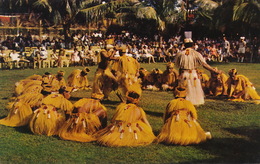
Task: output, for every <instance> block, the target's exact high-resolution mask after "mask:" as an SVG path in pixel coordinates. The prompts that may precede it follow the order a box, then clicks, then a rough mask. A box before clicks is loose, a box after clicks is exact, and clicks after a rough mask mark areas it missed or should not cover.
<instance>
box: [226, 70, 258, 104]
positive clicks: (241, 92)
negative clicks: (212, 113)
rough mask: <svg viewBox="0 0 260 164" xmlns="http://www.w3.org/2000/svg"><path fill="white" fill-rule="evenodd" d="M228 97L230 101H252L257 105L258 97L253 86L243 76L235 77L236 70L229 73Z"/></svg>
mask: <svg viewBox="0 0 260 164" xmlns="http://www.w3.org/2000/svg"><path fill="white" fill-rule="evenodd" d="M229 76H230V77H229V78H228V80H227V84H228V96H229V98H230V99H229V100H232V101H244V100H254V101H255V102H256V103H259V100H260V96H259V95H258V93H257V92H256V90H255V87H254V86H253V84H252V83H251V82H250V81H249V79H248V78H247V77H245V76H244V75H237V71H236V69H231V70H230V71H229Z"/></svg>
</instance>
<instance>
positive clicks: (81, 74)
mask: <svg viewBox="0 0 260 164" xmlns="http://www.w3.org/2000/svg"><path fill="white" fill-rule="evenodd" d="M89 71H90V70H89V69H88V68H84V69H83V70H80V69H75V70H73V71H72V73H71V74H70V75H69V76H68V86H69V87H73V88H74V89H76V90H88V89H90V86H89V83H88V77H87V75H88V72H89Z"/></svg>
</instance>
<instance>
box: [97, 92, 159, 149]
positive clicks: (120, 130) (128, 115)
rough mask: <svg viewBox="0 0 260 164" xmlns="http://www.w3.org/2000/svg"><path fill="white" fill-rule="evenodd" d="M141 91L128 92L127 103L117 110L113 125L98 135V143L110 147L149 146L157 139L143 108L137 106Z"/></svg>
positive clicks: (112, 121)
mask: <svg viewBox="0 0 260 164" xmlns="http://www.w3.org/2000/svg"><path fill="white" fill-rule="evenodd" d="M140 95H141V89H139V90H130V91H128V92H127V96H126V99H127V101H126V103H121V104H120V105H119V106H117V108H116V113H115V115H114V116H113V118H112V120H111V124H110V125H108V126H107V127H106V128H104V129H102V130H100V131H99V132H98V133H97V142H98V144H100V145H104V146H109V147H120V146H130V147H134V146H142V145H149V144H150V143H152V142H153V141H154V139H155V136H154V134H153V131H152V128H151V126H150V124H149V122H148V120H147V118H146V114H145V112H144V111H143V109H142V108H140V107H138V106H137V103H138V102H139V99H140Z"/></svg>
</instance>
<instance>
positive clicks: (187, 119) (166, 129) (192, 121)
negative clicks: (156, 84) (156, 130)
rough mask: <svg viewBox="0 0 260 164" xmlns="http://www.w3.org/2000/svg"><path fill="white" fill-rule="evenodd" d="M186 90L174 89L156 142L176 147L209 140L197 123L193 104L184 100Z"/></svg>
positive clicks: (207, 134)
mask: <svg viewBox="0 0 260 164" xmlns="http://www.w3.org/2000/svg"><path fill="white" fill-rule="evenodd" d="M186 92H187V91H186V88H184V87H180V86H178V87H176V89H175V99H174V100H172V101H170V102H169V104H168V105H167V107H166V112H165V114H164V125H163V127H162V129H161V132H160V134H159V135H158V137H157V142H162V143H165V144H176V145H190V144H199V143H201V142H203V141H206V140H207V139H211V134H210V132H206V133H205V131H204V130H203V129H202V128H201V126H200V124H199V123H198V122H197V119H198V116H197V111H196V109H195V107H194V106H193V104H192V103H191V102H190V101H188V100H185V96H186V94H187V93H186Z"/></svg>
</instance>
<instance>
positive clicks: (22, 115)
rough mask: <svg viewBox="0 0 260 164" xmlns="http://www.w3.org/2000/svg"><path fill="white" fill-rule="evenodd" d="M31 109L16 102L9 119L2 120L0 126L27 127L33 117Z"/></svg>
mask: <svg viewBox="0 0 260 164" xmlns="http://www.w3.org/2000/svg"><path fill="white" fill-rule="evenodd" d="M32 113H33V112H32V109H31V107H30V106H29V105H28V104H26V103H24V102H16V103H14V104H13V105H12V107H11V109H10V110H9V113H8V115H7V117H5V118H3V119H1V120H0V124H2V125H6V126H12V127H19V126H25V125H27V124H28V123H29V121H30V119H31V117H32Z"/></svg>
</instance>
